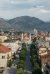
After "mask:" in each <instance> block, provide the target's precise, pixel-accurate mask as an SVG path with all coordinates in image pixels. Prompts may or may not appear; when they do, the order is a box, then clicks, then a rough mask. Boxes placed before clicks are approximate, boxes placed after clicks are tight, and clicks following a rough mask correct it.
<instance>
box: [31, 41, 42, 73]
mask: <svg viewBox="0 0 50 74" xmlns="http://www.w3.org/2000/svg"><path fill="white" fill-rule="evenodd" d="M37 51H38V49H37V47H36V42H35V41H34V42H33V43H32V44H31V46H30V56H31V58H30V60H31V64H32V74H42V71H41V61H40V59H39V58H38V53H37Z"/></svg>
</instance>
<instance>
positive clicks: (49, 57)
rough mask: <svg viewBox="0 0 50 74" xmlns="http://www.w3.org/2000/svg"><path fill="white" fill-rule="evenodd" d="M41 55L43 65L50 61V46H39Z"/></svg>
mask: <svg viewBox="0 0 50 74" xmlns="http://www.w3.org/2000/svg"><path fill="white" fill-rule="evenodd" d="M39 57H40V59H41V64H42V67H43V66H44V65H45V64H46V63H48V62H50V48H46V47H40V48H39Z"/></svg>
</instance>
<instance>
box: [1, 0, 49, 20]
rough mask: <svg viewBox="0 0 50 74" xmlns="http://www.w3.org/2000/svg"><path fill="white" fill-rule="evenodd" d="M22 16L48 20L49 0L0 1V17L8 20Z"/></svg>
mask: <svg viewBox="0 0 50 74" xmlns="http://www.w3.org/2000/svg"><path fill="white" fill-rule="evenodd" d="M24 15H28V16H32V17H33V16H34V17H38V18H40V19H43V20H49V18H48V17H50V0H0V17H3V18H9V19H10V18H13V17H18V16H24ZM45 17H46V18H45Z"/></svg>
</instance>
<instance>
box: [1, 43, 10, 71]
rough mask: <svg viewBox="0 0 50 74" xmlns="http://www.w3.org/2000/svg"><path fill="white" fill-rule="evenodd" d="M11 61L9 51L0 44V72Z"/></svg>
mask: <svg viewBox="0 0 50 74" xmlns="http://www.w3.org/2000/svg"><path fill="white" fill-rule="evenodd" d="M10 59H11V49H10V48H8V47H6V46H4V45H2V44H0V70H4V68H5V67H7V62H8V61H9V60H10Z"/></svg>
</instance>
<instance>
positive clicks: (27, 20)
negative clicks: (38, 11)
mask: <svg viewBox="0 0 50 74" xmlns="http://www.w3.org/2000/svg"><path fill="white" fill-rule="evenodd" d="M1 28H2V29H4V30H7V29H10V28H13V29H15V30H16V31H25V32H33V29H34V28H36V29H38V30H43V31H49V32H50V22H44V21H42V20H40V19H38V18H35V17H29V16H21V17H16V18H13V19H10V20H8V21H7V20H4V19H2V18H0V29H1Z"/></svg>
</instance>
